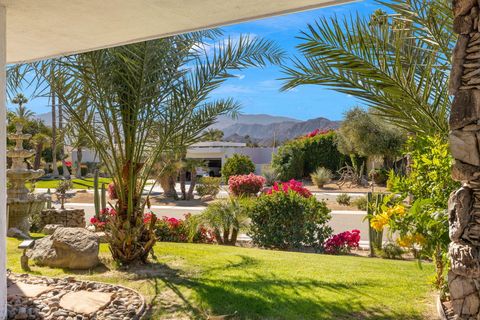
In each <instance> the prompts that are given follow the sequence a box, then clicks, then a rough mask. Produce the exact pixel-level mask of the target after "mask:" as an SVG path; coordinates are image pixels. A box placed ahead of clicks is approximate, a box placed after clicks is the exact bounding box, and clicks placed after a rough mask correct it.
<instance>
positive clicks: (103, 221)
mask: <svg viewBox="0 0 480 320" xmlns="http://www.w3.org/2000/svg"><path fill="white" fill-rule="evenodd" d="M116 214H117V211H115V209H113V208H106V209H102V210H101V211H100V215H99V216H98V217H92V218H91V219H90V223H91V224H92V225H94V226H95V229H96V230H105V227H106V225H107V223H108V222H109V221H110V217H112V216H115V215H116Z"/></svg>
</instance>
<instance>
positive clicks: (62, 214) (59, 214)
mask: <svg viewBox="0 0 480 320" xmlns="http://www.w3.org/2000/svg"><path fill="white" fill-rule="evenodd" d="M38 220H39V222H38V227H39V228H40V229H43V228H44V227H45V226H46V225H48V224H59V225H62V226H64V227H72V228H85V226H86V221H85V210H83V209H45V210H42V212H40V213H39V216H38Z"/></svg>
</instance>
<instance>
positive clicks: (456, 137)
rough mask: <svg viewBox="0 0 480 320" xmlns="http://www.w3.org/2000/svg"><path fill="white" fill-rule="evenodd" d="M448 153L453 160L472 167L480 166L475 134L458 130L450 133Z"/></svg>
mask: <svg viewBox="0 0 480 320" xmlns="http://www.w3.org/2000/svg"><path fill="white" fill-rule="evenodd" d="M450 151H451V152H452V156H453V157H454V158H455V159H457V160H460V161H462V162H465V163H467V164H470V165H473V166H480V155H479V153H478V147H477V135H476V134H475V132H470V131H460V130H453V131H452V132H450Z"/></svg>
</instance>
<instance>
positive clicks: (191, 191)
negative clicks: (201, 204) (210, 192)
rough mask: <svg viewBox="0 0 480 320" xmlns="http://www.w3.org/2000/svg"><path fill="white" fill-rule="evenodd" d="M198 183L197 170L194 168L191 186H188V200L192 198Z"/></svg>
mask: <svg viewBox="0 0 480 320" xmlns="http://www.w3.org/2000/svg"><path fill="white" fill-rule="evenodd" d="M196 184H197V170H195V169H193V170H192V176H191V178H190V187H189V188H188V194H187V200H192V199H193V198H194V197H193V191H194V190H195V185H196Z"/></svg>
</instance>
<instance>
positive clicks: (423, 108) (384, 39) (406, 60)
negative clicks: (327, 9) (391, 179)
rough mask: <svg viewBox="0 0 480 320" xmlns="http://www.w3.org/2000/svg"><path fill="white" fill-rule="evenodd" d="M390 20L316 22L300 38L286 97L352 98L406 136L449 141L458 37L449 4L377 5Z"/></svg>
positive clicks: (399, 1)
mask: <svg viewBox="0 0 480 320" xmlns="http://www.w3.org/2000/svg"><path fill="white" fill-rule="evenodd" d="M377 3H378V4H380V5H383V6H385V7H386V8H388V9H390V10H389V11H391V12H392V13H391V14H387V13H385V12H383V11H377V12H375V13H374V14H373V15H372V16H371V17H367V18H365V17H361V16H358V15H357V16H353V17H350V18H343V19H339V18H338V17H334V18H331V19H326V18H323V19H319V20H318V21H317V22H316V23H315V24H312V25H309V26H308V28H307V31H304V32H302V34H301V36H300V37H299V38H300V39H301V41H302V43H301V44H300V45H299V47H298V49H299V50H300V53H301V57H299V58H296V59H293V61H292V63H293V66H285V67H284V71H285V73H286V77H285V78H284V80H285V84H284V87H283V88H284V89H290V88H293V87H296V86H299V85H305V84H316V85H322V86H326V87H328V88H331V89H333V90H336V91H338V92H342V93H346V94H350V95H353V96H355V97H357V98H359V99H360V100H362V101H363V102H365V104H366V105H368V106H370V107H371V108H372V109H373V110H374V111H375V112H376V113H377V114H379V115H381V116H383V117H384V118H386V119H387V120H389V121H391V122H392V123H394V124H395V125H397V126H399V127H402V128H405V129H406V130H408V131H409V132H414V133H419V134H438V133H439V134H441V135H443V136H446V135H447V134H448V114H449V111H450V109H449V108H450V103H451V101H450V97H449V95H448V78H449V73H450V58H451V57H450V56H451V52H452V48H453V46H454V44H455V43H454V41H455V35H454V33H453V32H452V30H451V28H452V26H453V18H452V13H451V9H450V4H449V1H447V0H436V1H431V0H409V1H404V0H393V1H388V2H384V1H377Z"/></svg>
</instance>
